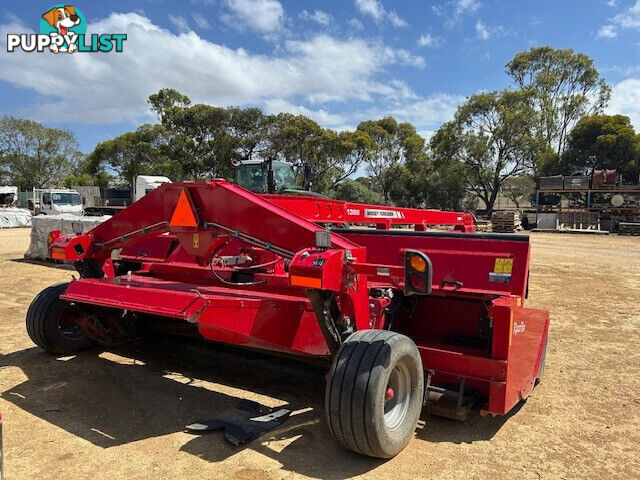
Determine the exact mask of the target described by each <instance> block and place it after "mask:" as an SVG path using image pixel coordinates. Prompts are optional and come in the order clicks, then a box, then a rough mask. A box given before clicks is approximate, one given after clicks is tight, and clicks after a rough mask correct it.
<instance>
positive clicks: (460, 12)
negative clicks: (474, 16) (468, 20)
mask: <svg viewBox="0 0 640 480" xmlns="http://www.w3.org/2000/svg"><path fill="white" fill-rule="evenodd" d="M480 5H481V3H480V2H479V1H478V0H456V2H455V10H454V11H453V16H454V17H458V18H460V17H462V16H464V15H468V14H470V13H475V12H477V11H478V10H479V9H480Z"/></svg>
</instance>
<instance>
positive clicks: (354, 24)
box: [347, 18, 364, 30]
mask: <svg viewBox="0 0 640 480" xmlns="http://www.w3.org/2000/svg"><path fill="white" fill-rule="evenodd" d="M347 25H349V26H350V27H351V28H353V29H354V30H364V25H362V22H361V21H360V20H358V19H357V18H351V19H349V20H347Z"/></svg>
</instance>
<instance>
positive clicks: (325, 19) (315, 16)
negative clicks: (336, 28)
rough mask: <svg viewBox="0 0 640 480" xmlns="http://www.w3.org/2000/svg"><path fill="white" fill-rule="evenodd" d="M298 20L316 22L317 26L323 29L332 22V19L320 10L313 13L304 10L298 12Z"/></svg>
mask: <svg viewBox="0 0 640 480" xmlns="http://www.w3.org/2000/svg"><path fill="white" fill-rule="evenodd" d="M300 18H301V19H303V20H310V21H312V22H316V23H317V24H319V25H322V26H324V27H326V26H328V25H330V24H331V22H332V21H333V17H332V16H331V15H329V14H328V13H327V12H323V11H322V10H314V11H313V13H309V12H308V11H306V10H302V11H301V12H300Z"/></svg>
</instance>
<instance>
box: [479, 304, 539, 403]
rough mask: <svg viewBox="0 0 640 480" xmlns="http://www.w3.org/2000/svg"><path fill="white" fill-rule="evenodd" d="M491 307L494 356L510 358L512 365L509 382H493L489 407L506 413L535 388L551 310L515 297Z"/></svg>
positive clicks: (508, 377)
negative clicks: (522, 302)
mask: <svg viewBox="0 0 640 480" xmlns="http://www.w3.org/2000/svg"><path fill="white" fill-rule="evenodd" d="M491 311H492V316H493V342H492V344H493V352H492V356H493V358H501V359H502V358H504V359H506V360H507V365H508V367H507V377H506V385H505V386H504V388H503V387H502V386H500V387H499V388H498V389H497V390H495V391H494V390H493V389H494V387H493V386H492V394H491V395H490V397H489V405H488V407H487V410H488V411H489V412H491V413H498V414H504V413H507V412H508V411H509V410H511V408H513V406H514V405H516V404H517V403H518V402H519V401H520V400H521V399H523V398H526V397H528V396H529V394H530V393H531V391H532V390H533V387H534V385H535V379H536V375H537V373H538V369H539V367H540V360H541V356H542V349H543V347H544V342H545V340H546V338H547V333H548V329H549V312H548V311H546V310H538V309H535V308H524V307H522V306H518V305H516V304H515V302H513V299H499V300H497V301H496V302H495V304H494V306H493V307H492V309H491Z"/></svg>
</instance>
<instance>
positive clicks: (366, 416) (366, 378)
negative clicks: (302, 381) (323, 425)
mask: <svg viewBox="0 0 640 480" xmlns="http://www.w3.org/2000/svg"><path fill="white" fill-rule="evenodd" d="M423 390H424V371H423V368H422V361H421V359H420V354H419V353H418V349H417V347H416V345H415V344H414V343H413V341H412V340H411V339H409V338H408V337H405V336H404V335H400V334H399V333H395V332H390V331H387V330H361V331H358V332H356V333H354V334H353V335H351V336H350V337H349V338H348V339H347V340H346V341H345V342H344V344H343V345H342V346H341V347H340V350H339V351H338V353H337V354H336V356H335V358H334V360H333V364H332V366H331V371H330V372H329V381H328V383H327V390H326V393H325V413H326V416H327V424H328V425H329V429H330V430H331V433H333V435H334V437H336V439H338V441H339V442H340V443H341V444H342V445H343V446H345V447H346V448H348V449H350V450H353V451H355V452H358V453H362V454H364V455H369V456H371V457H378V458H391V457H393V456H395V455H397V454H398V453H399V452H400V451H401V450H402V449H403V448H404V447H405V446H406V445H407V443H409V440H411V437H412V436H413V433H414V431H415V429H416V425H417V424H418V418H419V417H420V412H421V411H422V397H423V395H424V391H423Z"/></svg>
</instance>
